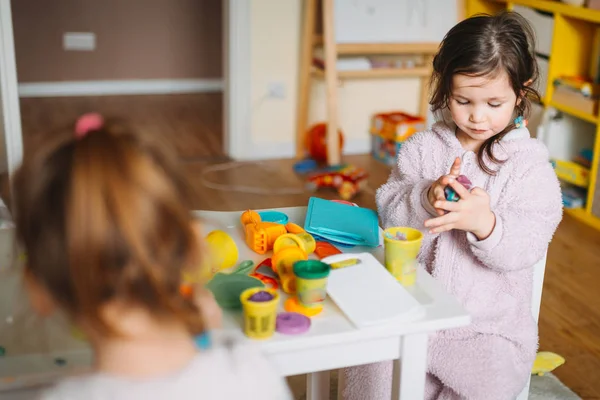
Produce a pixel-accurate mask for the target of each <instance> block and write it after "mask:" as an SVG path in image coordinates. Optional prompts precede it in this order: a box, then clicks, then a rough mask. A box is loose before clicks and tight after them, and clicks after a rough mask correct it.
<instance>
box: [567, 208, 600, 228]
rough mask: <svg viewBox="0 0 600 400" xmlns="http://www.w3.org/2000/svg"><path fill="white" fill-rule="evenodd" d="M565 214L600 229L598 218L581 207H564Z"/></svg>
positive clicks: (599, 219)
mask: <svg viewBox="0 0 600 400" xmlns="http://www.w3.org/2000/svg"><path fill="white" fill-rule="evenodd" d="M564 210H565V214H567V215H570V216H572V217H573V218H575V219H577V220H579V221H581V222H583V223H585V224H587V225H589V226H591V227H592V228H594V229H598V230H600V218H597V217H595V216H593V215H592V214H588V213H587V212H586V211H585V209H583V208H565V209H564Z"/></svg>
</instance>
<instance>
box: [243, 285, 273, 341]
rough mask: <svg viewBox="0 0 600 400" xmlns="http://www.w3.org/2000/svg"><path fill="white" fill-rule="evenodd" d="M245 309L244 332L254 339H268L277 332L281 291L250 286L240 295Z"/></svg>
mask: <svg viewBox="0 0 600 400" xmlns="http://www.w3.org/2000/svg"><path fill="white" fill-rule="evenodd" d="M240 301H241V302H242V308H243V310H244V332H245V333H246V336H248V337H250V338H252V339H268V338H270V337H271V336H273V333H275V321H276V319H277V306H278V304H279V293H278V292H277V291H276V290H274V289H267V288H250V289H246V290H244V291H243V292H242V294H241V295H240Z"/></svg>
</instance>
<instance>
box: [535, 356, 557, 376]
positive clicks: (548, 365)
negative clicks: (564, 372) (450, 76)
mask: <svg viewBox="0 0 600 400" xmlns="http://www.w3.org/2000/svg"><path fill="white" fill-rule="evenodd" d="M564 363H565V359H564V358H563V357H562V356H559V355H558V354H556V353H552V352H550V351H540V352H538V353H537V356H536V357H535V361H534V362H533V368H532V369H531V374H532V375H538V376H543V375H544V374H545V373H548V372H552V371H554V370H555V369H556V368H558V367H560V366H561V365H563V364H564Z"/></svg>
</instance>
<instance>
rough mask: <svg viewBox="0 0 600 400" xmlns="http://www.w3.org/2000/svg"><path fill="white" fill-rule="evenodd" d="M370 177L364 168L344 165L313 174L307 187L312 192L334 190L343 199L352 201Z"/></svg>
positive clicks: (308, 180)
mask: <svg viewBox="0 0 600 400" xmlns="http://www.w3.org/2000/svg"><path fill="white" fill-rule="evenodd" d="M368 176H369V175H368V173H367V171H365V170H364V169H362V168H359V167H355V166H353V165H349V164H343V165H338V166H335V167H329V168H326V169H323V170H319V171H316V172H313V173H312V174H311V175H309V176H308V179H307V182H306V187H307V189H308V190H312V191H316V190H317V189H319V188H323V187H329V188H334V189H336V190H337V192H338V193H339V195H340V197H341V198H342V199H344V200H350V199H351V198H352V197H354V195H356V194H357V193H358V192H360V190H361V189H363V188H364V186H365V185H366V183H367V178H368Z"/></svg>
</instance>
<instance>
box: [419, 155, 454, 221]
mask: <svg viewBox="0 0 600 400" xmlns="http://www.w3.org/2000/svg"><path fill="white" fill-rule="evenodd" d="M459 174H460V158H458V157H457V158H456V160H454V163H453V164H452V167H450V173H449V174H448V175H444V176H441V177H440V178H439V179H438V180H437V181H435V182H433V184H432V185H431V187H430V188H429V191H428V192H427V199H428V200H429V204H431V206H432V207H434V208H435V211H436V212H437V213H438V215H444V214H445V213H446V212H445V211H444V210H443V209H441V208H439V207H436V205H435V204H436V203H437V202H438V201H445V200H446V195H445V194H444V188H445V187H446V186H448V185H449V184H450V180H451V179H456V178H457V177H458V175H459Z"/></svg>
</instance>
